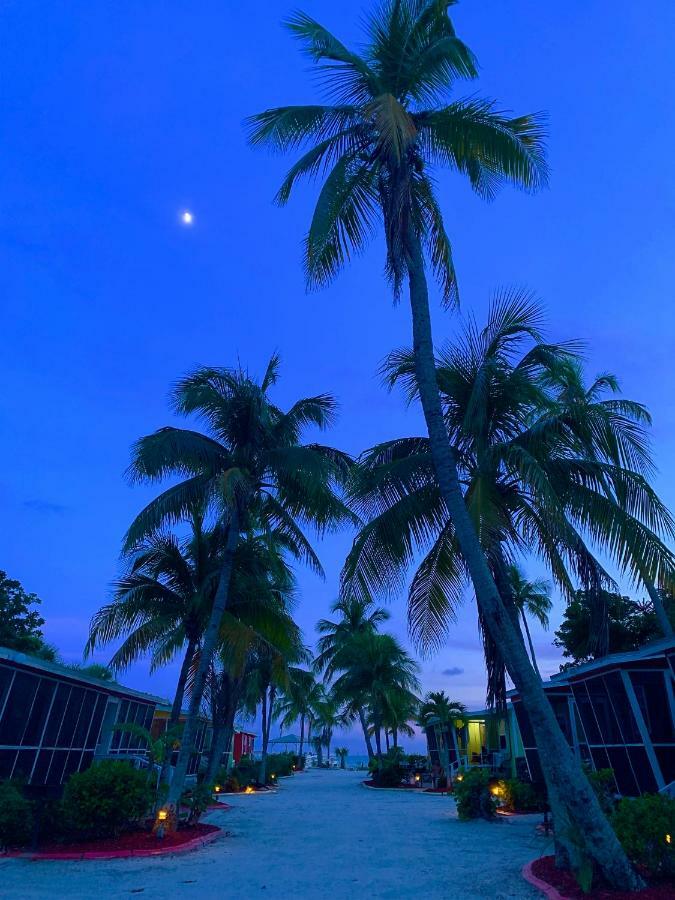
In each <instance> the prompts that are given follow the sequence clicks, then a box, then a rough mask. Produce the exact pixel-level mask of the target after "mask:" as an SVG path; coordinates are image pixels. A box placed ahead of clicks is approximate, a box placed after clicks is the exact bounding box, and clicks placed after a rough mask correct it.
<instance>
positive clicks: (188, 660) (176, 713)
mask: <svg viewBox="0 0 675 900" xmlns="http://www.w3.org/2000/svg"><path fill="white" fill-rule="evenodd" d="M195 646H196V644H195V641H188V645H187V649H186V651H185V656H184V657H183V663H182V665H181V667H180V674H179V676H178V684H177V685H176V693H175V694H174V698H173V706H172V707H171V715H170V716H169V721H168V723H167V726H166V730H167V732H168V731H170V730H171V729H172V728H175V727H176V725H178V723H179V722H180V714H181V712H182V710H183V700H184V699H185V685H186V684H187V680H188V675H189V674H190V665H191V664H192V657H193V656H194V653H195ZM171 756H172V748H171V747H169V746H167V748H166V751H165V753H164V761H163V763H162V770H161V772H160V775H159V783H160V784H166V783H167V782H168V780H169V772H170V771H171Z"/></svg>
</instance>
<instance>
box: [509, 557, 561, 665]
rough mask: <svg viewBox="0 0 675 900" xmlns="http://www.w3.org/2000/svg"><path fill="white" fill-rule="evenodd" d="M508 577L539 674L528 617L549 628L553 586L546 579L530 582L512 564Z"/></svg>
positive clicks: (518, 568) (514, 601)
mask: <svg viewBox="0 0 675 900" xmlns="http://www.w3.org/2000/svg"><path fill="white" fill-rule="evenodd" d="M507 577H508V579H509V585H510V587H511V596H512V598H513V603H514V605H515V607H516V609H517V610H518V612H519V613H520V618H521V621H522V623H523V628H524V629H525V635H526V637H527V643H528V645H529V647H530V658H531V659H532V665H533V666H534V668H535V669H536V671H537V673H538V674H539V675H541V673H540V672H539V666H538V665H537V657H536V655H535V652H534V644H533V643H532V635H531V634H530V626H529V624H528V621H527V617H528V615H529V616H532V618H533V619H536V620H537V621H538V622H539V624H540V625H541V626H542V628H544V629H547V628H548V616H549V613H550V612H551V609H552V608H553V601H552V600H551V584H550V582H548V581H547V580H546V579H545V578H537V579H535V581H528V580H527V578H526V577H525V574H524V572H523V570H522V569H521V568H520V566H518V565H516V564H515V563H512V564H511V565H510V566H509V567H508V569H507Z"/></svg>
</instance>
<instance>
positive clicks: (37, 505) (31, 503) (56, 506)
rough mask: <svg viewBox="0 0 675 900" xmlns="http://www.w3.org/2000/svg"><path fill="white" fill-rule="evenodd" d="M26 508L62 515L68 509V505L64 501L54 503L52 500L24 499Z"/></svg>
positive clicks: (51, 514)
mask: <svg viewBox="0 0 675 900" xmlns="http://www.w3.org/2000/svg"><path fill="white" fill-rule="evenodd" d="M23 505H24V506H25V507H26V509H32V510H33V512H38V513H44V514H45V515H48V516H62V515H63V514H64V513H65V512H67V511H68V507H67V506H64V505H63V504H62V503H52V501H51V500H24V504H23Z"/></svg>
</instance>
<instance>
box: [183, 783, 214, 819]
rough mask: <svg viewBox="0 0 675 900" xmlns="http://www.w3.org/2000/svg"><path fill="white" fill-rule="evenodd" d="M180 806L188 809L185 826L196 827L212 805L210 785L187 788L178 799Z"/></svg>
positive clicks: (196, 785)
mask: <svg viewBox="0 0 675 900" xmlns="http://www.w3.org/2000/svg"><path fill="white" fill-rule="evenodd" d="M180 803H181V806H186V807H187V808H188V809H189V811H190V812H189V813H188V817H187V822H186V824H187V825H196V824H197V822H199V820H200V818H201V817H202V816H203V815H204V813H205V812H206V810H207V809H208V808H209V806H211V804H212V803H213V793H212V791H211V785H207V784H195V785H193V786H192V787H189V788H188V789H187V790H186V791H185V792H184V793H183V794H182V796H181V798H180Z"/></svg>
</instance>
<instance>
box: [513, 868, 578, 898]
mask: <svg viewBox="0 0 675 900" xmlns="http://www.w3.org/2000/svg"><path fill="white" fill-rule="evenodd" d="M536 861H537V860H536V859H533V860H532V861H531V862H529V863H526V864H525V865H524V866H523V868H522V871H521V875H522V876H523V878H524V879H525V881H527V882H529V883H530V884H531V885H532V886H533V887H536V888H537V890H540V891H541V892H542V894H545V896H546V897H548V900H568V898H567V897H565V896H564V895H563V894H561V893H560V891H558V890H557V889H556V888H554V887H553V885H552V884H549V883H548V882H547V881H542V880H541V878H537V876H536V875H535V874H534V872H533V871H532V866H533V865H534V863H536Z"/></svg>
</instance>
